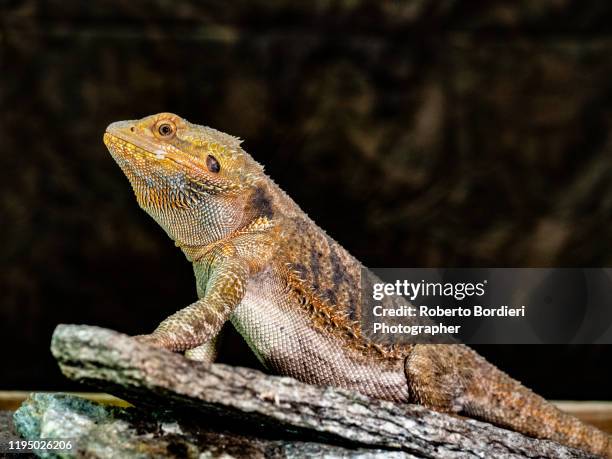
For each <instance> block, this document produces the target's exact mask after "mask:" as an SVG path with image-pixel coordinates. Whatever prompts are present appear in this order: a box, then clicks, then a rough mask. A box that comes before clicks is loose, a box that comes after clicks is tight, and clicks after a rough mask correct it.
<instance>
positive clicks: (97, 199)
mask: <svg viewBox="0 0 612 459" xmlns="http://www.w3.org/2000/svg"><path fill="white" fill-rule="evenodd" d="M0 5H1V6H2V9H3V11H2V15H1V17H0V21H1V22H0V27H1V29H0V66H1V68H0V81H1V87H0V91H1V92H0V95H1V98H0V103H1V115H2V118H1V122H0V174H1V175H0V178H1V180H0V183H1V185H0V218H1V220H0V239H1V240H2V241H3V245H2V248H1V249H0V260H1V270H0V291H1V292H2V295H1V298H0V349H2V350H1V351H0V354H1V356H2V362H3V369H2V371H1V372H0V374H1V377H0V389H5V390H9V389H10V390H17V389H19V390H30V389H38V390H41V389H47V390H59V389H76V386H74V385H72V384H71V383H69V382H67V381H66V380H65V379H64V378H63V377H62V376H61V374H60V373H59V371H58V370H57V368H56V365H55V363H54V361H53V359H52V357H51V356H50V353H49V351H48V349H49V340H50V337H51V333H52V331H53V329H54V327H55V326H56V325H57V324H58V323H87V324H95V325H100V326H103V327H110V328H113V329H116V330H119V331H122V332H126V333H130V334H136V333H146V332H150V331H151V330H153V328H154V327H155V326H156V325H157V324H158V323H159V322H160V321H161V320H162V319H163V318H165V317H166V316H167V315H169V314H170V313H172V312H174V311H175V310H176V309H178V308H180V307H183V306H185V305H187V304H189V303H190V302H192V301H193V300H194V299H195V295H196V294H195V287H194V281H193V274H192V269H191V266H190V265H189V264H188V263H187V261H186V260H185V258H184V256H183V254H182V253H181V252H180V251H179V250H178V249H176V248H175V247H174V245H173V243H172V242H171V241H170V240H169V239H167V237H166V235H165V234H164V233H163V231H162V230H161V228H159V227H158V226H157V225H156V224H155V223H154V222H153V221H152V220H150V219H149V217H148V216H147V215H146V214H145V213H144V212H142V211H141V210H140V209H139V208H138V206H137V204H136V201H135V199H134V197H133V195H132V191H131V189H130V187H129V184H128V181H127V180H126V179H125V177H124V176H123V174H122V173H121V171H120V170H119V168H118V167H117V166H116V165H115V164H114V162H113V161H112V159H111V157H110V155H109V154H108V153H107V151H106V149H105V147H104V145H103V144H102V140H101V138H102V133H103V132H104V128H105V127H106V125H107V124H109V123H110V122H112V121H117V120H123V119H132V118H140V117H142V116H145V115H149V114H153V113H156V112H160V111H172V112H175V113H178V114H180V115H181V116H184V117H185V118H187V119H188V120H190V121H192V122H196V123H199V124H206V125H210V126H212V127H215V128H217V129H220V130H222V131H225V132H228V133H231V134H233V135H236V136H239V137H241V138H243V139H245V142H244V144H243V146H244V147H245V149H246V150H247V151H249V152H250V153H251V154H252V155H253V156H254V157H255V158H256V159H257V160H258V161H260V162H261V163H263V164H264V165H265V167H266V170H267V171H268V173H269V174H270V175H271V176H272V177H273V178H274V179H275V180H276V181H277V183H279V184H280V186H281V187H282V188H283V189H285V190H286V191H287V192H288V193H289V195H291V196H292V197H293V198H294V199H295V200H296V201H297V203H298V204H299V205H300V206H301V207H302V208H303V209H304V210H305V211H306V212H307V213H308V214H309V215H310V216H311V217H313V218H314V220H315V221H316V222H317V223H319V225H320V226H322V227H323V228H325V229H326V230H327V231H328V233H329V234H330V235H331V236H332V237H334V238H335V239H337V240H338V241H339V242H340V243H341V244H343V245H344V246H345V247H346V248H347V249H348V250H349V251H351V252H352V253H353V254H354V255H355V256H356V257H357V258H359V259H360V260H361V261H363V262H364V263H365V264H366V265H368V266H372V267H384V266H389V267H392V266H399V267H401V266H405V267H441V266H452V267H552V266H563V267H603V266H612V225H610V223H611V216H612V181H611V180H610V178H611V177H612V136H611V132H612V131H611V127H612V29H610V24H611V23H612V3H610V2H607V1H595V2H582V1H580V0H539V1H538V2H532V1H528V0H523V1H517V0H513V1H495V0H487V1H472V2H461V1H457V0H435V1H434V0H413V1H406V2H397V1H393V2H392V1H365V0H364V1H361V0H339V1H334V0H313V1H311V2H293V3H292V2H288V1H282V0H278V1H270V0H256V1H250V2H246V1H236V2H231V3H230V2H225V1H208V2H204V1H202V2H200V1H180V2H173V1H168V0H156V1H141V2H130V1H119V0H117V1H112V0H106V1H90V2H82V1H77V0H62V1H60V0H38V1H36V0H22V1H20V0H4V1H0ZM478 350H479V351H480V352H481V353H483V354H484V355H485V356H486V357H487V358H489V359H490V360H491V361H492V362H494V363H495V364H496V365H498V366H500V367H501V368H503V369H504V370H506V371H507V372H508V373H510V374H512V375H513V376H514V377H516V378H517V379H519V380H521V381H522V382H524V383H525V384H527V385H528V386H530V387H531V388H533V389H535V390H536V391H538V392H540V393H541V394H542V395H544V396H546V397H549V398H557V399H602V400H612V383H611V380H612V368H611V367H612V365H611V362H612V346H569V345H568V346H558V345H555V346H481V347H478ZM222 360H223V361H226V362H230V363H234V364H243V365H254V366H256V365H257V362H256V361H255V360H254V359H253V357H252V356H251V355H250V352H249V351H248V349H247V347H246V346H245V345H244V344H242V342H241V340H240V338H238V337H236V336H235V335H234V336H233V337H232V338H231V339H229V340H228V341H227V342H226V344H225V347H224V351H223V355H222Z"/></svg>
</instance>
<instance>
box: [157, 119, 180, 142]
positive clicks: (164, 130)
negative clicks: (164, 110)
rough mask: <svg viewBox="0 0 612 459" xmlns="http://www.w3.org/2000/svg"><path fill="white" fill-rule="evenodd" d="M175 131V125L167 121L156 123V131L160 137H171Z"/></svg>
mask: <svg viewBox="0 0 612 459" xmlns="http://www.w3.org/2000/svg"><path fill="white" fill-rule="evenodd" d="M175 132H176V126H175V125H174V124H173V123H170V122H169V121H162V122H161V123H159V124H158V125H157V133H158V134H159V135H160V136H161V137H166V138H168V137H172V136H173V135H174V133H175Z"/></svg>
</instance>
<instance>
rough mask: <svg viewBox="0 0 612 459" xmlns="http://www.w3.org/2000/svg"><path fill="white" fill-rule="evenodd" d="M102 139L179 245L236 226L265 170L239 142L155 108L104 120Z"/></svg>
mask: <svg viewBox="0 0 612 459" xmlns="http://www.w3.org/2000/svg"><path fill="white" fill-rule="evenodd" d="M104 143H105V144H106V146H107V148H108V150H109V151H110V153H111V155H112V156H113V158H114V159H115V161H116V162H117V164H118V165H119V167H120V168H121V169H122V171H123V172H124V173H125V175H126V176H127V178H128V179H129V181H130V183H131V185H132V188H133V189H134V192H135V194H136V198H137V200H138V203H139V204H140V206H141V207H142V208H143V209H144V210H145V211H146V212H147V213H149V214H150V215H151V216H152V217H153V218H154V219H155V220H156V221H157V222H158V223H159V224H160V225H161V226H162V228H164V229H165V230H166V232H167V233H168V234H169V236H170V237H171V238H173V239H174V240H175V241H176V242H177V244H178V245H187V246H189V245H193V246H197V245H202V244H208V243H211V242H214V241H216V240H219V239H221V238H223V237H224V236H225V235H227V234H229V233H230V232H231V231H233V230H235V229H236V228H238V227H239V225H240V223H241V222H242V220H243V218H244V213H245V206H246V202H245V196H247V195H249V194H251V191H250V190H253V189H256V187H257V183H258V182H259V180H260V179H261V177H262V176H263V170H262V168H261V166H260V165H259V164H258V163H256V162H255V160H253V159H252V158H251V157H250V156H249V155H248V154H247V153H246V152H244V151H243V150H242V148H241V147H240V140H239V139H238V138H236V137H232V136H230V135H227V134H224V133H222V132H219V131H216V130H214V129H211V128H208V127H204V126H198V125H196V124H192V123H190V122H188V121H186V120H184V119H182V118H180V117H179V116H177V115H174V114H171V113H160V114H157V115H152V116H148V117H145V118H142V119H140V120H131V121H119V122H116V123H112V124H110V125H109V126H108V127H107V128H106V133H105V134H104Z"/></svg>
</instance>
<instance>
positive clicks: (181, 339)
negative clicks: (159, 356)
mask: <svg viewBox="0 0 612 459" xmlns="http://www.w3.org/2000/svg"><path fill="white" fill-rule="evenodd" d="M202 270H203V272H204V274H203V279H205V280H203V281H202V283H203V289H202V290H203V291H204V293H203V295H202V297H201V298H200V299H199V300H198V301H196V302H195V303H193V304H191V305H189V306H187V307H186V308H184V309H181V310H180V311H178V312H176V313H174V314H172V315H171V316H170V317H168V318H167V319H166V320H164V321H163V322H162V323H161V324H159V326H158V327H157V328H156V329H155V331H154V332H153V333H151V334H150V335H140V336H137V337H136V339H137V340H138V341H141V342H145V343H147V344H150V345H153V346H156V347H161V348H164V349H169V350H171V351H188V354H187V356H188V357H192V358H195V359H196V360H202V359H203V358H207V357H209V354H210V353H209V352H208V350H209V349H206V346H205V347H201V346H203V345H204V344H205V343H207V342H209V341H210V340H211V339H213V338H214V337H216V335H217V334H218V333H219V331H220V330H221V327H222V326H223V324H224V323H225V322H226V321H227V320H228V319H229V317H230V315H231V313H232V312H233V310H234V309H235V308H236V306H237V305H238V304H239V303H240V301H241V300H242V298H243V296H244V293H245V290H246V285H247V282H248V277H249V265H248V263H247V262H246V261H245V260H243V259H241V258H240V257H237V256H236V253H235V250H233V249H232V247H228V246H226V247H221V248H219V249H218V250H215V251H214V252H213V253H212V254H210V255H209V256H208V257H207V259H205V260H203V261H202ZM189 350H193V351H192V352H189Z"/></svg>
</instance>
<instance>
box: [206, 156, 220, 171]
mask: <svg viewBox="0 0 612 459" xmlns="http://www.w3.org/2000/svg"><path fill="white" fill-rule="evenodd" d="M206 167H208V170H209V171H211V172H214V173H215V174H216V173H217V172H219V171H220V170H221V165H220V164H219V161H217V158H215V157H214V156H212V155H208V156H207V157H206Z"/></svg>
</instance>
